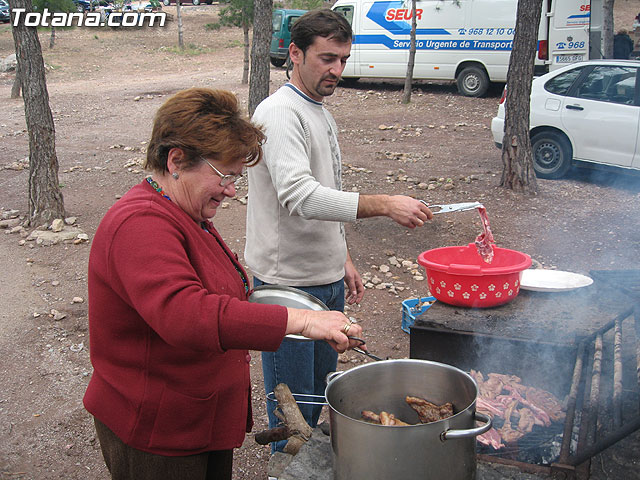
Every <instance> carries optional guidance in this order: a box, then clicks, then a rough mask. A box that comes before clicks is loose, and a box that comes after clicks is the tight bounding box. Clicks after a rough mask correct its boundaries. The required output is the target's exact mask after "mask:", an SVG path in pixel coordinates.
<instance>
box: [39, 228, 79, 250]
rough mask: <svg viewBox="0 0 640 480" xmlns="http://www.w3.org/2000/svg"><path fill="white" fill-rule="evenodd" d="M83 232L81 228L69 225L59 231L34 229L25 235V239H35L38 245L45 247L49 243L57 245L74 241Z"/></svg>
mask: <svg viewBox="0 0 640 480" xmlns="http://www.w3.org/2000/svg"><path fill="white" fill-rule="evenodd" d="M83 234H85V233H84V232H83V231H82V230H80V229H79V228H77V227H72V226H69V227H67V228H65V229H64V230H62V231H60V232H53V231H46V230H45V231H43V230H38V229H36V230H34V231H33V232H31V233H30V234H29V235H28V236H27V241H33V240H35V242H36V243H37V244H38V245H42V246H45V247H46V246H50V245H57V244H59V243H74V242H75V240H76V238H77V237H78V236H79V235H83ZM85 235H86V234H85ZM87 239H88V237H87Z"/></svg>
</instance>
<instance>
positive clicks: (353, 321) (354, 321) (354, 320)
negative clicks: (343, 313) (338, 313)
mask: <svg viewBox="0 0 640 480" xmlns="http://www.w3.org/2000/svg"><path fill="white" fill-rule="evenodd" d="M349 323H350V324H351V325H353V324H354V323H358V321H357V320H356V319H355V318H351V317H349Z"/></svg>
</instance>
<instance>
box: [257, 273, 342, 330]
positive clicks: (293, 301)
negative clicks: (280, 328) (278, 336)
mask: <svg viewBox="0 0 640 480" xmlns="http://www.w3.org/2000/svg"><path fill="white" fill-rule="evenodd" d="M249 301H250V302H251V303H262V304H265V305H282V306H283V307H290V308H300V309H303V310H316V311H322V310H329V308H327V306H326V305H325V304H324V303H323V302H321V301H320V300H318V299H317V298H316V297H314V296H313V295H311V294H309V293H307V292H305V291H302V290H299V289H297V288H293V287H285V286H282V285H260V286H259V287H256V288H255V289H254V290H253V293H251V295H249ZM284 338H286V339H289V340H298V341H311V340H312V339H311V338H308V337H304V336H302V335H295V334H292V333H290V334H288V335H285V337H284Z"/></svg>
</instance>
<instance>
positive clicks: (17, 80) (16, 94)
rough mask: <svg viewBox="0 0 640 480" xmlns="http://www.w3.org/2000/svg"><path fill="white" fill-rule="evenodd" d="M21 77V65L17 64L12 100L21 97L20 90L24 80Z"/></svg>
mask: <svg viewBox="0 0 640 480" xmlns="http://www.w3.org/2000/svg"><path fill="white" fill-rule="evenodd" d="M16 56H17V55H16ZM20 77H21V76H20V64H17V65H16V78H14V79H13V85H12V87H11V98H18V97H19V96H20V90H21V89H22V78H20Z"/></svg>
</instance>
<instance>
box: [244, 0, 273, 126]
mask: <svg viewBox="0 0 640 480" xmlns="http://www.w3.org/2000/svg"><path fill="white" fill-rule="evenodd" d="M272 8H273V0H255V3H254V10H253V44H252V46H251V78H250V79H249V115H253V112H255V111H256V107H257V106H258V105H259V104H260V102H261V101H262V100H264V99H265V98H267V97H268V96H269V73H270V67H269V46H270V45H271V30H272V28H273V25H272V22H271V10H272Z"/></svg>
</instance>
